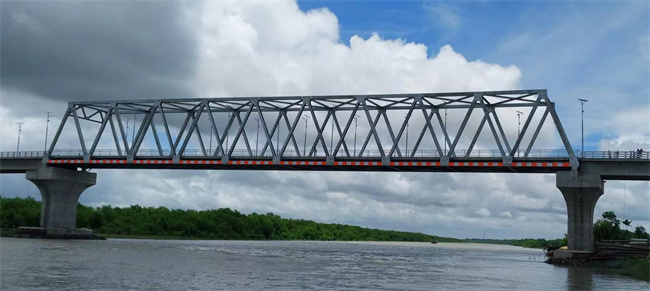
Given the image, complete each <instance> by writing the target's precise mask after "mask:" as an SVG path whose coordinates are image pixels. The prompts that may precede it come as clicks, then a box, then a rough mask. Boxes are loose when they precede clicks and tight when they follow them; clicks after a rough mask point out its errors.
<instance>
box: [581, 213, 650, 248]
mask: <svg viewBox="0 0 650 291" xmlns="http://www.w3.org/2000/svg"><path fill="white" fill-rule="evenodd" d="M621 224H623V225H625V226H626V227H631V226H632V221H631V220H628V219H626V220H623V221H621V220H619V219H618V218H617V217H616V213H614V211H606V212H603V215H602V216H601V218H599V219H598V220H596V223H594V242H600V241H603V240H629V239H630V238H645V239H650V235H649V234H648V233H647V232H646V229H645V227H643V226H637V227H635V228H634V232H632V231H629V230H627V229H621Z"/></svg>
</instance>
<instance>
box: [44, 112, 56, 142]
mask: <svg viewBox="0 0 650 291" xmlns="http://www.w3.org/2000/svg"><path fill="white" fill-rule="evenodd" d="M45 113H47V122H46V123H45V146H44V147H43V151H44V152H46V151H47V133H48V131H49V129H50V117H52V116H54V114H52V112H49V111H45Z"/></svg>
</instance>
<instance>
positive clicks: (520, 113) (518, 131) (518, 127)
mask: <svg viewBox="0 0 650 291" xmlns="http://www.w3.org/2000/svg"><path fill="white" fill-rule="evenodd" d="M516 111H517V139H519V136H520V135H521V115H523V114H524V113H523V112H521V111H519V110H516ZM517 157H519V149H517Z"/></svg>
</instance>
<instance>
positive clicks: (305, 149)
mask: <svg viewBox="0 0 650 291" xmlns="http://www.w3.org/2000/svg"><path fill="white" fill-rule="evenodd" d="M309 118H310V117H309V116H307V115H305V116H303V117H302V120H304V121H305V141H304V143H303V146H302V155H303V156H305V157H306V156H307V119H309Z"/></svg>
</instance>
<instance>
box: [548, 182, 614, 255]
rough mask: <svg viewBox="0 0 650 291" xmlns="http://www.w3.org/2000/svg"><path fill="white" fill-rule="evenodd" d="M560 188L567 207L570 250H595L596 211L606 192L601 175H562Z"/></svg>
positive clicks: (559, 183)
mask: <svg viewBox="0 0 650 291" xmlns="http://www.w3.org/2000/svg"><path fill="white" fill-rule="evenodd" d="M556 186H557V188H558V189H560V191H561V192H562V196H564V201H565V202H566V205H567V216H568V221H567V222H568V229H567V240H568V247H569V250H573V251H592V250H593V248H594V232H593V224H594V208H595V207H596V202H597V201H598V198H600V196H601V195H603V193H604V182H603V179H602V178H601V176H600V175H595V174H592V175H581V174H580V173H579V172H577V171H571V172H558V173H557V175H556Z"/></svg>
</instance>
